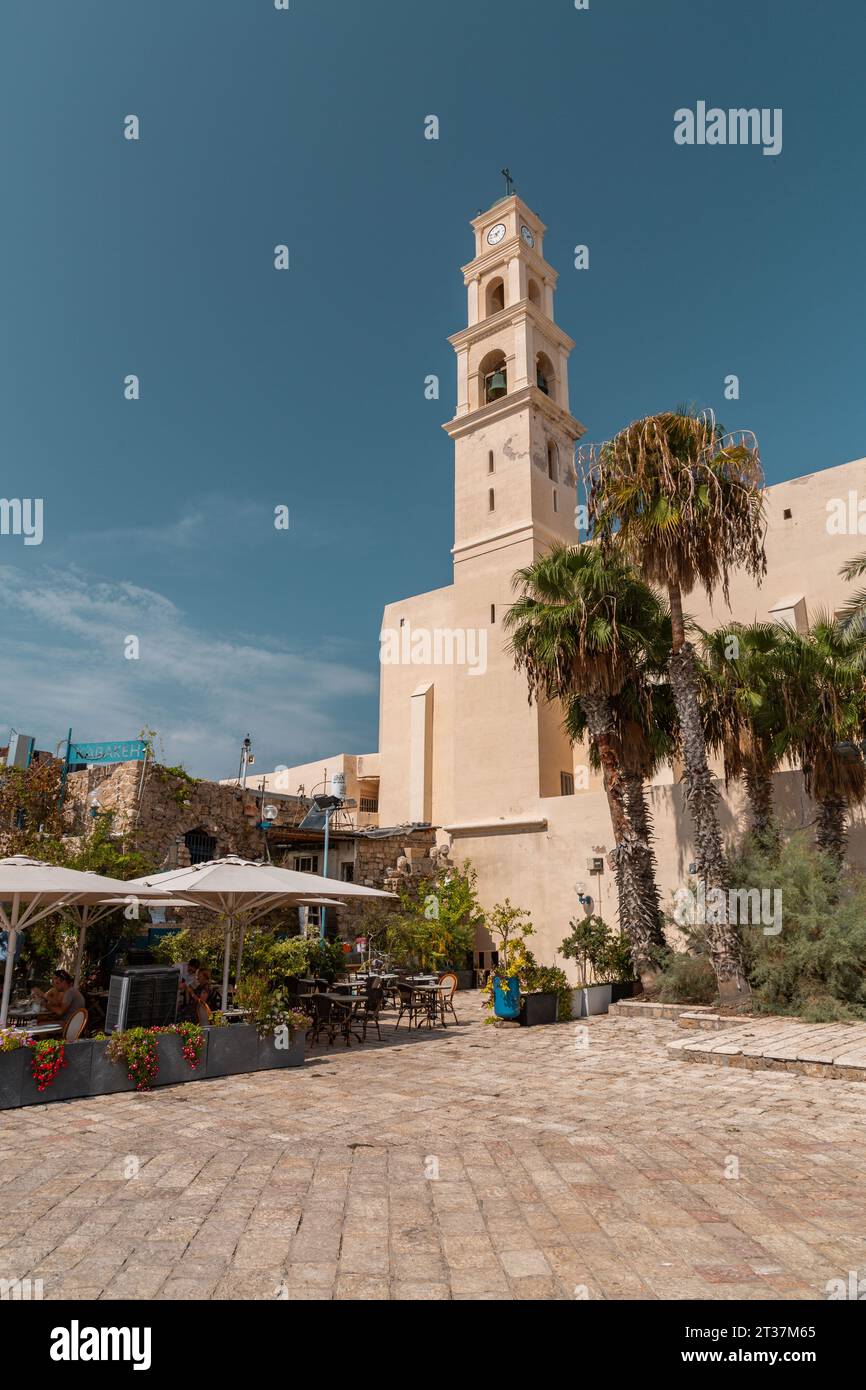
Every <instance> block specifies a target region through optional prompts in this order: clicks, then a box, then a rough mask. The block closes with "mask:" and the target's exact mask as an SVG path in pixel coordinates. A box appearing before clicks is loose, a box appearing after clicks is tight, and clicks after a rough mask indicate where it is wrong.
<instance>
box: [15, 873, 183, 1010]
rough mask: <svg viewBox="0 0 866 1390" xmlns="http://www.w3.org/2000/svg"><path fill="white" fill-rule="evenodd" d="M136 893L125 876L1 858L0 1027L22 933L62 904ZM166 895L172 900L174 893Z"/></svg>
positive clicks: (113, 897) (123, 896)
mask: <svg viewBox="0 0 866 1390" xmlns="http://www.w3.org/2000/svg"><path fill="white" fill-rule="evenodd" d="M134 892H135V889H134V888H130V886H129V884H128V883H125V882H124V880H123V879H120V878H106V877H104V876H103V875H102V874H95V873H92V872H90V871H89V870H83V869H65V868H63V867H62V866H61V865H59V864H45V863H43V861H42V860H41V859H30V858H28V857H27V856H26V855H23V854H15V855H12V856H11V858H9V859H0V927H3V928H4V929H5V930H6V932H7V933H8V946H7V951H6V966H5V969H4V972H3V995H2V1001H0V1028H3V1027H5V1026H6V1015H7V1014H8V1012H9V996H10V993H11V991H12V974H13V971H14V968H15V948H16V945H17V942H18V934H19V932H22V931H25V930H26V929H27V927H32V926H35V924H36V923H37V922H41V921H42V920H43V919H44V918H45V917H50V916H51V914H52V912H56V911H57V910H58V908H60V907H65V906H68V905H70V904H72V903H75V904H81V905H85V904H97V903H104V902H105V901H106V899H115V900H116V899H117V898H119V897H122V898H123V900H124V901H128V900H129V895H130V893H133V894H134ZM162 896H163V894H162V892H160V897H162ZM166 896H167V898H170V899H171V900H172V901H173V895H171V894H168V895H166Z"/></svg>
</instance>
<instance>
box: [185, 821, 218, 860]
mask: <svg viewBox="0 0 866 1390" xmlns="http://www.w3.org/2000/svg"><path fill="white" fill-rule="evenodd" d="M183 842H184V844H185V845H186V847H187V849H188V851H189V862H190V864H205V863H207V861H208V860H209V859H213V858H214V856H215V855H216V846H217V842H216V836H215V835H208V833H207V831H206V830H203V829H202V828H201V826H199V827H198V829H196V830H188V831H187V832H186V834H185V835H184V837H183Z"/></svg>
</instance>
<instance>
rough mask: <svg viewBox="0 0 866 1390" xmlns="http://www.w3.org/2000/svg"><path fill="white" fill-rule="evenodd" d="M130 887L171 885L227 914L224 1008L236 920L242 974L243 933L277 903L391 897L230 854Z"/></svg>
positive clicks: (131, 883) (199, 903)
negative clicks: (326, 896)
mask: <svg viewBox="0 0 866 1390" xmlns="http://www.w3.org/2000/svg"><path fill="white" fill-rule="evenodd" d="M126 887H127V890H129V889H132V890H133V891H135V890H136V889H141V890H143V891H145V892H147V891H148V890H150V889H151V888H167V889H170V890H171V891H172V893H177V894H178V896H179V897H183V898H187V899H189V900H191V901H192V902H194V903H195V904H196V906H197V907H204V908H208V909H209V910H210V911H211V912H221V913H223V914H224V916H225V918H226V935H225V954H224V957H223V979H222V1007H223V1008H225V1006H226V1000H227V998H228V989H229V963H230V955H231V940H232V931H233V929H234V924H235V922H236V921H237V922H238V925H239V930H240V935H239V940H238V967H237V968H238V974H239V973H240V961H241V953H242V951H243V936H244V932H245V930H246V928H247V927H248V926H250V924H251V923H252V922H255V921H257V920H258V918H260V917H263V916H264V915H265V913H267V912H270V911H271V910H272V909H273V908H275V907H280V906H284V905H285V906H291V905H292V904H293V903H300V902H303V901H304V900H305V899H309V898H311V897H315V898H320V897H321V896H322V893H323V892H324V893H326V894H327V895H328V897H330V898H332V899H336V900H337V901H339V902H342V901H344V900H345V899H346V898H393V897H396V894H395V893H385V892H383V891H382V890H381V889H379V888H365V887H363V886H362V885H361V884H359V883H342V882H341V881H340V880H339V879H336V878H323V877H322V876H321V874H305V873H301V872H300V870H298V869H280V868H278V867H277V866H276V865H275V864H262V863H257V862H256V861H254V860H252V859H242V858H240V856H239V855H229V856H228V857H227V858H225V859H211V860H208V861H207V862H206V863H204V864H191V865H190V867H189V868H187V869H169V870H168V872H166V873H162V874H150V875H144V876H143V877H141V878H136V879H130V880H129V882H128V883H127V885H126Z"/></svg>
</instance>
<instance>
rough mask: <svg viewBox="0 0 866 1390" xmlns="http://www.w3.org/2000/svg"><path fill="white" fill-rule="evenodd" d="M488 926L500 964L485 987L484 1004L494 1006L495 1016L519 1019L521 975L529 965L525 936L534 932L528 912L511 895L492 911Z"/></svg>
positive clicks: (511, 1019)
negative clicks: (515, 902)
mask: <svg viewBox="0 0 866 1390" xmlns="http://www.w3.org/2000/svg"><path fill="white" fill-rule="evenodd" d="M487 928H488V931H489V932H490V935H491V937H492V938H493V940H494V942H495V943H496V946H495V949H496V952H497V965H496V967H495V969H494V972H493V976H492V978H491V980H490V983H489V984H488V986H487V989H486V991H485V993H486V996H487V997H486V1000H485V1008H488V1009H490V1008H492V1010H493V1016H492V1017H489V1018H488V1019H487V1022H488V1023H490V1022H492V1021H493V1018H498V1019H502V1020H505V1021H507V1022H514V1023H516V1022H517V1021H518V1019H519V1017H520V975H521V971H523V970H524V969H525V968H526V966H527V960H528V954H529V953H528V951H527V949H526V938H527V937H529V936H532V934H533V927H532V923H531V922H530V921H529V913H528V912H525V911H524V909H523V908H521V907H512V905H511V902H510V901H509V899H508V898H506V899H505V901H504V902H502V903H497V904H496V906H495V907H494V909H493V911H492V912H491V914H490V916H489V918H488V921H487Z"/></svg>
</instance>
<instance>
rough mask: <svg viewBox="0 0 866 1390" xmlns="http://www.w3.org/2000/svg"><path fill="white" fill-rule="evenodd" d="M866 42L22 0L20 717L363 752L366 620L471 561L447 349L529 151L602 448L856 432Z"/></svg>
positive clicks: (368, 699) (728, 28)
mask: <svg viewBox="0 0 866 1390" xmlns="http://www.w3.org/2000/svg"><path fill="white" fill-rule="evenodd" d="M864 51H866V11H864V9H863V7H862V5H861V4H860V3H859V0H858V2H857V3H855V0H849V2H848V3H842V0H835V3H834V4H833V5H832V6H824V5H817V4H814V3H811V0H724V3H723V2H722V0H590V7H589V10H587V11H577V10H575V8H574V4H573V0H534V3H533V4H532V5H527V4H526V3H525V0H436V3H435V4H430V5H427V4H407V3H406V0H363V3H362V2H361V0H291V6H290V9H289V11H288V12H287V13H286V12H278V11H276V10H275V9H274V6H273V0H77V3H76V4H74V5H70V4H69V3H68V0H42V3H40V4H34V3H33V0H5V3H4V5H3V7H2V15H0V125H2V129H3V131H4V139H3V143H2V147H0V171H2V187H3V194H4V197H3V204H4V214H3V217H2V219H0V259H2V271H3V314H2V322H3V330H4V331H3V333H2V337H0V440H2V459H3V473H2V487H0V492H2V495H3V496H5V497H9V498H11V497H21V498H26V497H30V498H33V497H41V498H42V499H43V500H44V540H43V543H42V544H41V545H38V546H36V545H33V546H25V545H24V544H23V539H22V537H20V536H11V535H10V536H0V580H2V584H3V591H4V597H5V602H4V604H3V644H2V662H0V736H2V735H5V732H6V728H5V727H4V726H8V725H10V724H11V725H13V726H15V727H17V728H19V729H23V730H26V732H28V733H32V734H35V735H36V736H37V741H38V743H39V745H40V746H44V747H53V746H54V745H55V744H56V742H57V740H58V739H60V738H62V737H63V736H64V735H65V732H66V729H67V728H68V727H69V725H72V727H73V729H74V731H75V733H76V735H77V736H78V737H79V738H81V739H100V738H121V737H132V736H135V735H136V734H137V732H138V731H139V729H140V728H141V727H142V726H144V725H149V726H152V727H155V728H156V729H158V730H159V732H160V735H161V737H162V742H163V747H164V752H165V755H166V757H167V759H168V761H170V762H176V761H183V762H184V763H185V764H186V766H187V767H188V768H189V770H190V771H191V772H193V773H196V774H199V775H210V776H229V775H231V774H232V773H233V772H234V770H235V769H236V766H237V748H238V745H239V742H240V739H241V738H242V737H243V735H244V734H245V733H247V732H248V731H249V732H250V733H251V734H252V736H253V740H254V744H255V747H256V752H257V754H258V760H257V765H258V766H259V767H270V766H273V765H274V764H276V763H292V762H296V761H303V760H306V759H307V758H313V757H318V756H323V755H326V754H330V753H334V752H336V751H340V750H346V751H358V752H364V751H370V750H372V749H373V748H375V747H376V745H377V719H378V641H377V639H378V631H379V623H380V617H381V610H382V607H383V605H384V604H385V603H386V602H388V601H390V600H393V599H396V598H399V597H401V596H402V595H405V594H412V593H420V592H423V591H425V590H427V589H432V588H436V587H438V586H440V585H442V584H446V583H448V582H449V581H450V556H449V547H450V545H451V541H452V532H453V516H452V506H453V495H452V486H453V480H452V460H451V445H450V443H449V440H448V439H447V437H446V435H445V434H444V433H443V432H442V430H441V429H440V424H441V422H442V421H444V420H446V419H448V418H449V417H450V415H451V414H452V412H453V403H454V358H453V353H452V350H451V348H450V347H449V345H448V343H447V342H446V337H447V335H448V334H450V333H453V332H455V331H457V329H459V328H460V327H461V326H463V324H464V323H465V296H464V290H463V285H462V280H461V277H460V274H459V269H458V267H459V266H460V265H461V264H462V263H464V262H465V261H466V260H468V259H470V257H471V255H472V240H471V235H470V231H469V227H468V219H469V218H470V217H472V216H474V215H475V214H476V212H477V211H478V210H479V209H480V208H482V207H487V206H488V205H489V204H490V203H491V202H492V201H493V200H494V198H496V197H498V196H499V194H500V193H501V192H502V180H501V179H500V177H499V170H500V168H501V167H502V166H503V165H504V164H508V165H510V167H511V169H512V171H513V172H514V175H515V178H516V180H517V187H518V191H519V192H520V193H521V195H522V196H523V197H524V198H525V199H526V200H527V201H528V202H529V204H530V205H531V206H532V207H533V208H534V209H535V211H536V212H537V213H538V214H539V215H540V216H541V217H542V218H543V220H544V221H545V222H546V223H547V225H548V228H549V232H548V235H547V238H546V242H545V249H546V254H547V256H548V259H549V260H551V261H552V263H553V264H554V265H555V266H556V268H557V269H558V270H559V271H560V284H559V293H558V296H557V317H558V320H559V322H560V323H561V324H562V325H563V327H564V328H565V329H566V331H568V332H570V333H571V335H572V336H573V337H574V338H575V339H576V340H577V347H576V349H575V351H574V353H573V355H572V360H571V373H570V382H571V400H572V408H573V410H574V412H575V414H576V415H577V416H578V417H579V418H580V419H581V420H582V421H583V423H584V424H585V425H586V427H587V436H588V438H591V439H592V438H604V437H606V436H607V435H608V434H610V433H611V432H612V431H613V430H615V429H616V428H617V427H619V426H620V425H622V424H624V423H626V422H627V421H628V420H629V419H632V418H634V417H636V416H638V415H642V414H645V413H647V412H650V411H655V410H660V409H665V408H669V407H670V406H671V405H674V404H676V403H677V402H679V401H683V400H690V401H694V402H696V403H698V404H700V405H706V406H713V407H715V408H716V409H717V411H718V412H719V414H720V417H721V418H722V419H723V421H724V423H725V424H726V425H729V426H731V427H734V426H743V427H746V426H748V427H750V428H752V429H754V430H755V431H756V432H757V434H758V438H759V440H760V444H761V448H762V454H763V458H764V464H765V468H766V472H767V476H768V478H769V480H770V481H771V482H774V481H780V480H782V479H784V478H789V477H795V476H797V475H799V474H803V473H808V472H812V471H815V470H817V469H821V468H825V467H830V466H833V465H835V464H838V463H842V462H845V461H848V460H849V459H852V458H857V457H860V456H861V455H862V454H864V453H866V447H864V441H866V390H864V371H863V367H864V349H863V324H864V320H866V315H864V308H866V305H864V276H863V269H862V260H863V254H864V252H863V245H864V234H863V229H864V225H866V184H864V180H863V176H862V171H863V166H864V154H866V104H864V102H863V100H862V55H863V52H864ZM699 100H705V101H707V102H708V104H709V105H711V106H712V105H716V106H720V107H724V108H728V107H738V106H757V107H762V108H763V107H767V108H776V107H781V108H782V110H783V113H784V121H783V131H784V142H783V149H782V153H781V154H780V155H779V156H778V157H775V158H774V157H766V156H763V155H762V153H761V150H760V148H753V147H745V148H744V147H717V148H710V147H703V148H700V147H680V146H677V145H676V144H675V143H674V139H673V131H674V118H673V113H674V111H675V110H676V109H677V108H680V107H686V106H690V107H694V106H695V104H696V102H697V101H699ZM130 113H134V114H136V115H138V117H139V118H140V121H141V138H140V140H139V141H138V142H131V141H126V140H124V139H123V136H122V129H123V120H124V117H125V116H126V115H128V114H130ZM428 114H436V115H437V116H438V117H439V120H440V139H439V140H438V141H428V140H425V139H424V138H423V130H424V118H425V116H427V115H428ZM277 243H285V244H287V245H288V246H289V248H290V255H291V269H290V270H289V271H287V272H284V273H280V272H277V271H275V270H274V268H273V247H274V246H275V244H277ZM577 243H585V244H587V245H588V246H589V247H590V269H589V270H588V271H577V270H575V269H573V268H572V266H573V255H572V248H573V247H574V246H575V245H576V244H577ZM128 373H136V374H137V375H138V376H139V377H140V381H141V399H140V400H139V401H137V402H129V401H126V400H124V397H123V381H124V378H125V377H126V375H127V374H128ZM430 373H435V374H437V375H438V376H439V377H440V380H441V382H442V398H441V399H440V400H439V401H427V400H425V398H424V379H425V377H426V376H427V375H428V374H430ZM731 373H736V374H737V375H738V376H739V378H740V392H741V396H740V400H739V401H737V402H733V403H731V402H726V401H725V400H724V398H723V389H724V380H725V377H726V376H727V375H729V374H731ZM280 504H284V505H286V506H288V507H289V508H290V513H291V526H290V529H289V530H288V531H287V532H282V531H276V530H275V529H274V526H273V512H274V507H275V506H278V505H280ZM129 634H135V635H137V636H138V637H139V641H140V659H139V660H138V661H129V660H126V659H124V654H123V653H124V638H125V637H126V636H127V635H129Z"/></svg>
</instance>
